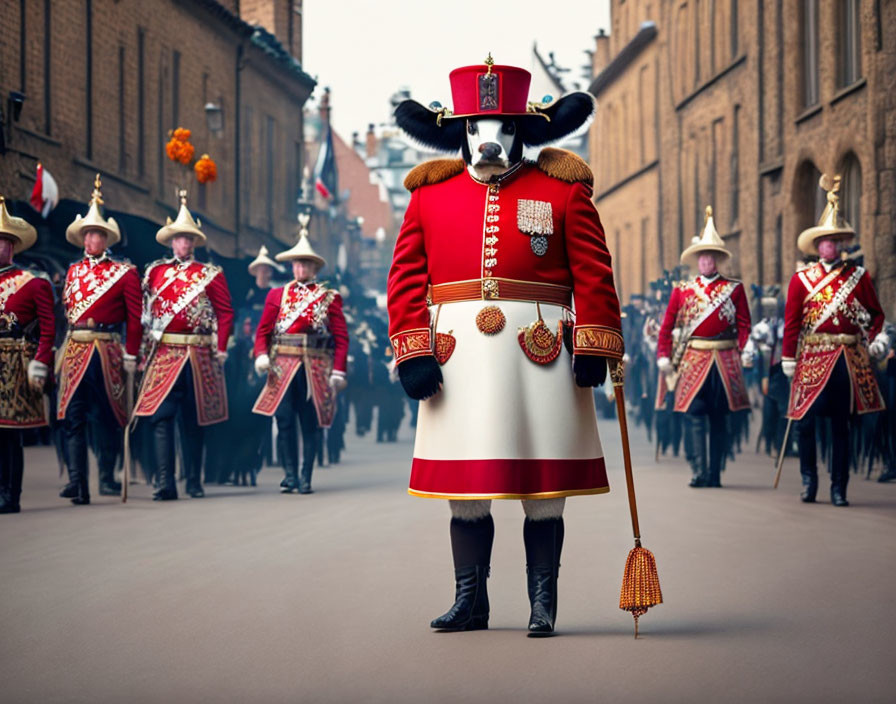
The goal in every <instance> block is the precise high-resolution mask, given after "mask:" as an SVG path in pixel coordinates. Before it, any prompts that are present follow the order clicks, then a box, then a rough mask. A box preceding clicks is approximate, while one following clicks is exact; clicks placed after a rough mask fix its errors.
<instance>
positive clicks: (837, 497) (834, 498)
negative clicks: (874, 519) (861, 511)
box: [831, 486, 849, 506]
mask: <svg viewBox="0 0 896 704" xmlns="http://www.w3.org/2000/svg"><path fill="white" fill-rule="evenodd" d="M831 503H832V504H834V506H849V501H847V500H846V487H845V486H832V487H831Z"/></svg>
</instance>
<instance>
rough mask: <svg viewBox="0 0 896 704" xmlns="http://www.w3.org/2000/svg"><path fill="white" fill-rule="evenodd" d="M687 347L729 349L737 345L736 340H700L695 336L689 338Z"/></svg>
mask: <svg viewBox="0 0 896 704" xmlns="http://www.w3.org/2000/svg"><path fill="white" fill-rule="evenodd" d="M688 347H691V348H693V349H695V350H730V349H732V348H734V347H737V340H702V339H700V338H697V339H691V340H689V341H688Z"/></svg>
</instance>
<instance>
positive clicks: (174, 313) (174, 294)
mask: <svg viewBox="0 0 896 704" xmlns="http://www.w3.org/2000/svg"><path fill="white" fill-rule="evenodd" d="M143 287H144V291H145V293H146V296H147V298H148V305H147V310H146V312H147V316H148V318H150V319H151V322H150V331H151V335H152V337H153V340H154V342H155V347H154V350H153V351H152V352H151V357H150V358H149V359H148V366H147V369H146V374H145V376H144V380H143V383H142V386H141V390H140V397H139V398H138V400H137V405H136V410H135V415H137V416H151V415H153V413H155V412H156V410H157V409H158V407H159V406H160V405H161V403H162V401H164V400H165V397H166V396H167V395H168V392H169V391H170V390H171V387H172V386H173V385H174V383H175V382H176V381H177V378H178V377H179V376H180V372H181V370H182V369H183V368H184V365H185V364H187V362H190V363H191V364H192V365H193V379H194V385H195V386H194V388H195V390H196V413H197V419H198V422H199V425H211V424H213V423H220V422H221V421H224V420H227V394H226V391H225V387H224V375H223V372H222V370H221V365H220V364H218V362H217V361H216V360H215V352H216V351H219V352H225V351H226V350H227V339H228V337H230V334H231V332H232V331H233V308H232V307H231V303H230V292H229V290H228V288H227V280H226V279H225V277H224V273H223V272H222V271H221V269H220V268H218V267H216V266H213V265H211V264H204V263H202V262H198V261H196V260H194V259H189V260H187V261H184V262H181V261H178V260H177V259H169V260H163V261H161V262H155V263H153V264H150V265H149V267H147V270H146V275H145V276H144V281H143Z"/></svg>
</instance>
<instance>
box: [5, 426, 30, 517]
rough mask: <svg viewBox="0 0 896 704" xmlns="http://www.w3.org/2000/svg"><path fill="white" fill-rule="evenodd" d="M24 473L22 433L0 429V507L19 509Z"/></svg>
mask: <svg viewBox="0 0 896 704" xmlns="http://www.w3.org/2000/svg"><path fill="white" fill-rule="evenodd" d="M24 472H25V454H24V452H23V451H22V431H21V430H15V429H13V428H0V505H2V506H4V507H10V508H12V507H18V505H19V497H20V496H21V495H22V475H23V474H24Z"/></svg>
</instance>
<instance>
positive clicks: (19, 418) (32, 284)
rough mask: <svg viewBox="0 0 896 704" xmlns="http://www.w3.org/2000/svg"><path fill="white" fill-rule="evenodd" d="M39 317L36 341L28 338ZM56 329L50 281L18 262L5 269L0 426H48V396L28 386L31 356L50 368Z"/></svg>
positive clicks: (1, 274)
mask: <svg viewBox="0 0 896 704" xmlns="http://www.w3.org/2000/svg"><path fill="white" fill-rule="evenodd" d="M35 320H36V321H37V325H38V329H39V335H40V337H39V339H38V342H37V344H36V345H35V344H34V343H32V342H30V341H28V340H27V339H25V337H24V331H25V330H27V329H28V328H29V326H31V324H32V323H33V322H34V321H35ZM54 332H55V323H54V316H53V287H52V286H51V285H50V282H49V281H48V280H47V279H46V278H44V277H41V276H36V275H35V274H33V273H31V272H30V271H27V270H25V269H21V268H19V267H18V266H16V265H15V264H10V265H9V266H6V267H3V268H0V367H2V368H0V387H2V388H3V390H4V392H3V397H2V398H0V428H36V427H40V426H42V425H46V424H47V418H46V413H45V410H44V403H43V396H42V394H40V393H38V392H35V391H33V390H31V388H30V387H29V386H28V380H27V361H26V358H27V359H34V360H37V361H38V362H41V363H42V364H45V365H46V366H47V367H51V366H52V365H53V336H54ZM23 352H24V357H23V354H22V353H23Z"/></svg>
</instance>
